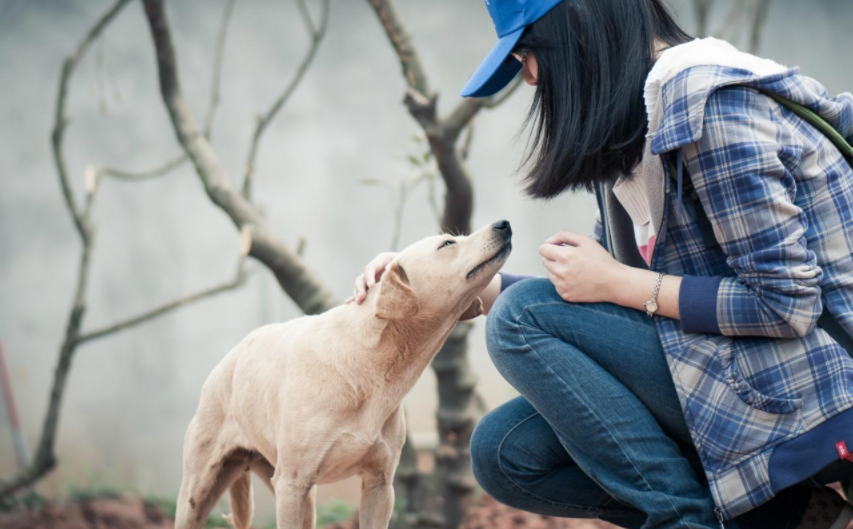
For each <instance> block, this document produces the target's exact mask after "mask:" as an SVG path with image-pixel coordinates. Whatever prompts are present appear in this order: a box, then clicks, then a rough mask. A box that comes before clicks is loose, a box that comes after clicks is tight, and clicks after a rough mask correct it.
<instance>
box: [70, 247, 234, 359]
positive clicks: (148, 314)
mask: <svg viewBox="0 0 853 529" xmlns="http://www.w3.org/2000/svg"><path fill="white" fill-rule="evenodd" d="M245 261H246V256H245V255H241V256H240V260H239V263H238V265H237V274H236V276H235V277H234V279H232V280H231V281H228V282H225V283H222V284H220V285H216V286H214V287H211V288H207V289H204V290H200V291H198V292H196V293H193V294H190V295H188V296H184V297H182V298H179V299H176V300H174V301H171V302H169V303H165V304H163V305H161V306H159V307H156V308H153V309H150V310H147V311H145V312H143V313H141V314H138V315H136V316H133V317H131V318H127V319H126V320H122V321H119V322H116V323H114V324H112V325H108V326H106V327H102V328H100V329H96V330H93V331H89V332H87V333H84V334H81V335H80V337H79V338H77V345H81V344H83V343H86V342H90V341H92V340H97V339H98V338H103V337H104V336H109V335H110V334H115V333H117V332H119V331H123V330H125V329H129V328H130V327H134V326H136V325H139V324H140V323H145V322H147V321H150V320H153V319H155V318H158V317H160V316H163V315H165V314H168V313H169V312H172V311H173V310H175V309H179V308H181V307H185V306H187V305H189V304H191V303H195V302H196V301H200V300H202V299H206V298H210V297H213V296H215V295H217V294H221V293H223V292H227V291H229V290H234V289H236V288H239V287H241V286H243V284H244V283H245V282H246V273H245V272H244V270H243V265H244V263H245Z"/></svg>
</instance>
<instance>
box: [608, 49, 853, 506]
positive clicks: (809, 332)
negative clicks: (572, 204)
mask: <svg viewBox="0 0 853 529" xmlns="http://www.w3.org/2000/svg"><path fill="white" fill-rule="evenodd" d="M756 88H761V89H764V90H769V91H771V92H775V93H777V94H779V95H781V96H783V97H785V98H787V99H790V100H793V101H796V102H798V103H801V104H803V105H805V106H807V107H808V108H810V109H812V110H814V111H816V112H818V113H819V114H821V115H822V116H823V117H824V118H825V119H826V120H827V121H829V122H830V123H831V124H832V125H833V126H835V128H836V129H837V130H839V131H840V132H841V133H842V134H843V135H844V136H845V137H847V138H849V139H851V140H853V96H851V95H850V94H847V93H845V94H842V95H841V96H838V97H836V98H830V97H829V96H828V95H827V93H826V90H825V89H824V88H823V86H821V85H820V84H819V83H818V82H816V81H815V80H813V79H810V78H808V77H805V76H802V75H800V74H799V72H798V70H797V69H790V70H786V71H784V72H782V73H777V74H773V75H764V76H759V75H756V74H754V73H752V72H751V71H747V70H744V69H738V68H732V67H726V66H720V65H711V66H692V67H689V68H687V69H685V70H683V71H681V72H680V73H678V74H677V75H675V76H674V77H673V78H671V79H670V80H668V81H667V82H666V83H665V84H663V86H662V90H661V98H662V108H663V117H662V119H661V121H660V123H659V124H658V125H657V126H656V127H655V128H654V129H650V133H649V136H648V142H649V145H648V147H649V149H650V151H651V153H652V154H653V155H656V156H660V157H661V159H665V158H667V157H669V156H672V159H673V160H674V159H675V156H674V154H675V153H677V152H678V151H679V150H681V151H682V154H683V160H684V162H685V164H686V165H685V170H686V171H687V172H688V173H689V175H690V178H691V181H692V183H693V185H694V187H695V189H696V192H697V194H698V197H699V200H700V202H701V206H702V207H703V208H704V210H705V212H706V214H707V215H708V217H709V219H710V221H711V223H712V226H713V230H714V235H715V237H716V239H717V241H718V242H719V246H717V247H715V248H707V247H706V244H705V243H704V242H703V238H702V235H701V233H700V232H699V229H698V226H697V222H696V211H695V210H694V204H693V202H692V201H691V200H683V203H682V207H681V208H678V207H676V203H677V200H676V198H677V197H676V189H675V188H676V186H675V185H674V183H673V182H671V181H670V179H669V178H663V182H661V186H660V188H661V193H662V194H663V199H662V200H661V204H662V209H661V211H658V212H654V211H653V212H652V219H653V220H654V219H655V218H656V217H657V218H658V221H657V222H658V223H659V226H660V229H659V230H658V238H657V241H656V243H655V249H654V253H653V254H652V261H651V266H650V267H647V266H646V265H645V262H644V261H642V259H641V258H640V257H639V252H638V251H637V250H636V245H635V243H634V239H633V233H632V229H633V226H632V224H631V222H630V219H629V218H628V217H627V216H626V214H625V212H624V210H622V209H621V208H620V206H619V204H618V202H617V201H615V200H614V197H613V194H612V188H611V187H609V186H608V185H601V186H599V188H598V189H597V191H596V196H597V199H598V202H599V212H600V218H599V220H597V222H596V226H595V229H594V233H593V237H594V238H596V239H597V240H598V241H599V242H600V243H601V244H602V245H604V246H605V248H607V249H608V250H609V251H610V252H611V253H612V254H613V255H614V256H615V257H616V258H617V259H618V260H620V261H622V262H626V263H628V264H630V265H632V266H637V267H642V268H651V269H653V270H655V271H663V272H666V273H668V274H673V275H678V276H683V277H684V279H683V280H682V286H681V291H680V295H679V309H680V316H681V320H680V321H679V320H674V319H669V318H666V317H662V316H656V317H655V320H656V324H657V330H658V333H659V335H660V339H661V344H662V346H663V349H664V351H665V353H666V355H667V360H668V363H669V366H670V371H671V372H672V377H673V380H674V382H675V386H676V389H677V391H678V394H679V398H680V400H681V404H682V408H683V410H684V415H685V418H686V420H687V424H688V426H689V428H690V431H691V435H692V437H693V441H694V444H695V445H696V447H697V450H698V452H699V455H700V457H701V460H702V464H703V466H704V469H705V473H706V477H707V479H708V483H709V485H710V487H711V491H712V493H713V496H714V499H715V502H716V504H717V514H718V516H719V517H720V518H721V519H726V520H728V519H731V518H732V517H734V516H737V515H738V514H741V513H744V512H746V511H748V510H750V509H752V508H754V507H756V506H758V505H760V504H762V503H763V502H765V501H767V500H768V499H770V498H771V497H772V496H774V495H775V494H776V493H778V492H779V491H780V490H782V489H784V488H786V487H788V486H791V485H793V484H795V483H797V482H799V481H802V480H804V479H807V478H809V477H810V476H812V475H813V474H815V473H816V472H818V471H819V470H821V469H825V468H827V467H830V466H832V465H838V464H839V460H840V457H841V456H843V455H844V449H843V447H844V444H845V443H846V446H847V447H850V448H851V449H853V359H851V357H850V356H849V355H848V354H847V352H846V351H844V349H842V348H841V347H840V346H839V345H838V344H837V343H836V342H835V341H834V340H833V339H832V338H831V337H830V336H829V335H828V334H827V333H826V332H825V331H824V330H823V329H822V328H820V327H818V326H816V322H817V319H818V317H819V316H820V314H821V312H822V311H823V309H824V308H828V310H829V311H830V312H831V313H832V314H833V315H834V316H835V317H836V319H837V320H838V321H839V322H840V323H841V325H842V326H843V327H844V328H845V330H846V331H847V332H848V333H850V334H853V253H851V252H853V171H851V168H850V166H849V165H848V163H847V162H846V161H845V160H844V158H843V157H842V156H841V153H840V152H839V151H838V150H837V149H836V148H835V147H834V146H833V145H832V144H831V143H830V142H829V141H828V140H827V139H826V138H825V137H823V136H822V135H821V134H820V133H819V132H818V131H816V130H815V129H813V128H812V127H811V126H810V125H808V124H807V123H806V122H805V121H803V120H802V119H801V118H799V117H798V116H796V115H795V114H793V113H792V112H791V111H789V110H788V109H787V108H785V107H782V106H780V105H779V104H778V103H777V102H775V101H774V100H773V99H771V98H770V97H768V96H766V95H764V94H761V93H760V92H759V91H757V90H756ZM841 464H842V465H843V464H844V463H843V462H841ZM847 464H848V465H849V463H847Z"/></svg>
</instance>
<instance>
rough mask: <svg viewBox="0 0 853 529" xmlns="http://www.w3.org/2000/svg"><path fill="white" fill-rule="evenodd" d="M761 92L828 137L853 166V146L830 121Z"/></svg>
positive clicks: (767, 92)
mask: <svg viewBox="0 0 853 529" xmlns="http://www.w3.org/2000/svg"><path fill="white" fill-rule="evenodd" d="M760 92H761V93H763V94H764V95H766V96H769V97H771V98H773V99H774V100H775V101H776V102H777V103H779V104H780V105H782V106H784V107H786V108H787V109H788V110H790V111H791V112H793V113H794V114H796V115H798V116H800V117H801V118H803V119H804V120H806V121H807V122H808V123H809V124H810V125H812V126H813V127H814V128H816V129H817V130H819V131H820V132H821V133H822V134H823V135H824V136H826V138H827V139H828V140H829V141H831V142H832V144H833V145H835V146H836V147H837V148H838V150H839V151H841V154H843V155H844V157H845V158H846V159H847V162H848V163H849V164H850V165H853V145H850V143H849V142H848V141H847V139H846V138H845V137H844V136H842V135H841V133H840V132H838V130H836V129H835V127H833V126H832V125H830V124H829V122H828V121H826V120H825V119H823V117H821V115H820V114H818V113H817V112H815V111H814V110H811V109H810V108H808V107H805V106H803V105H801V104H799V103H797V102H794V101H791V100H790V99H785V98H784V97H782V96H780V95H779V94H775V93H773V92H769V91H767V90H760Z"/></svg>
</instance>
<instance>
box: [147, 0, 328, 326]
mask: <svg viewBox="0 0 853 529" xmlns="http://www.w3.org/2000/svg"><path fill="white" fill-rule="evenodd" d="M325 1H328V0H325ZM143 3H144V5H145V15H146V18H147V20H148V27H149V29H150V30H151V39H152V42H153V44H154V48H155V54H154V57H155V59H156V62H157V74H158V76H159V80H160V96H161V98H162V100H163V104H164V106H165V107H166V110H167V111H168V113H169V117H170V121H171V124H172V128H173V130H174V132H175V135H176V136H177V138H178V141H179V142H180V144H181V146H182V147H183V148H184V151H185V152H186V153H187V155H188V156H189V157H190V160H191V161H192V163H193V166H194V168H195V171H196V174H197V175H198V177H199V179H200V181H201V182H202V184H203V185H204V190H205V192H206V193H207V196H208V198H210V200H211V202H212V203H213V204H214V205H216V206H217V207H219V208H220V209H221V210H222V211H223V212H224V213H226V214H227V215H228V217H229V218H230V219H231V221H232V222H233V223H234V225H235V226H237V228H238V229H241V228H242V227H243V226H245V225H247V224H248V225H251V226H252V247H251V256H252V257H254V258H256V259H258V260H259V261H260V262H262V263H263V264H264V265H265V266H266V267H267V268H269V270H270V271H271V272H272V273H273V274H274V275H275V277H276V280H278V282H279V285H281V287H282V289H283V290H284V291H285V292H286V293H287V294H288V295H289V296H290V297H291V299H293V301H294V302H295V303H296V304H297V305H298V306H299V308H301V309H302V310H303V311H304V312H305V313H307V314H319V313H321V312H324V311H326V310H328V309H330V308H332V307H335V306H337V305H339V304H340V302H339V300H338V298H337V296H335V295H333V294H332V292H331V291H330V290H329V288H328V287H327V286H326V285H325V284H324V283H322V282H321V281H320V279H319V278H318V277H317V276H316V274H315V273H314V272H313V271H312V270H311V269H309V268H308V267H307V266H306V265H305V263H304V262H303V261H302V259H301V258H300V257H299V256H298V255H296V253H295V252H293V251H292V250H291V249H290V248H288V247H287V245H285V244H284V243H283V242H281V240H280V239H278V238H277V237H276V236H275V235H274V234H273V233H272V231H271V230H270V229H269V227H268V226H267V224H266V221H265V220H264V218H263V215H262V214H261V212H260V211H259V210H258V208H257V206H255V205H254V204H252V203H251V202H249V201H248V200H247V199H246V198H245V197H244V196H243V195H242V194H241V193H240V192H239V191H237V190H236V189H234V186H233V184H232V178H231V176H230V175H229V174H228V173H227V171H226V170H225V168H224V167H223V166H222V163H221V162H220V160H219V157H218V155H217V153H216V151H215V150H214V149H213V147H212V146H211V145H210V142H209V141H208V140H207V138H205V137H204V134H202V133H201V131H200V129H199V126H198V123H197V121H196V120H195V116H193V114H192V112H191V111H190V108H189V105H188V104H187V101H186V100H185V99H184V96H183V93H182V92H181V88H180V83H179V82H178V67H177V59H176V57H175V48H174V45H173V42H172V32H171V29H170V28H169V21H168V18H167V16H166V9H165V5H164V1H163V0H144V1H143Z"/></svg>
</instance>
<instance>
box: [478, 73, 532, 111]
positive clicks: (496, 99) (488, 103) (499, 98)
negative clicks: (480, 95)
mask: <svg viewBox="0 0 853 529" xmlns="http://www.w3.org/2000/svg"><path fill="white" fill-rule="evenodd" d="M523 82H524V78H523V77H522V76H521V75H519V76H517V77H516V78H515V80H514V81H513V82H512V83H511V84H510V85H509V86H508V87H506V88H504V89H503V90H501V91H500V92H498V93H497V94H495V95H493V96H491V97H487V98H486V99H485V101H484V102H483V107H485V108H497V107H499V106H501V105H502V104H504V102H506V100H507V99H509V97H510V96H511V95H512V94H514V93H515V91H516V90H518V87H519V86H521V84H522V83H523Z"/></svg>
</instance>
